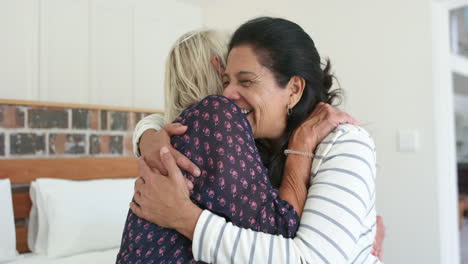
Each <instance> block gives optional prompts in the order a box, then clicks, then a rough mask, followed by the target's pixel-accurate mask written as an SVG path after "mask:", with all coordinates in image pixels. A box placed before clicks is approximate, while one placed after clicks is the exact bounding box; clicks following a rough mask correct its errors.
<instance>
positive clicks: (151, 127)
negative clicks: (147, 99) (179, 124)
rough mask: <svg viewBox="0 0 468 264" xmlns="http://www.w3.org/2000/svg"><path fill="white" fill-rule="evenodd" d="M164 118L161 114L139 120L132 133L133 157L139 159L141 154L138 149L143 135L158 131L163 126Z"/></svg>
mask: <svg viewBox="0 0 468 264" xmlns="http://www.w3.org/2000/svg"><path fill="white" fill-rule="evenodd" d="M165 123H166V122H165V120H164V116H163V115H162V114H152V115H149V116H146V117H145V118H143V119H141V120H140V121H139V122H138V123H137V125H136V127H135V130H134V131H133V153H134V154H135V156H137V157H140V156H141V152H140V148H139V143H140V139H142V137H143V135H144V134H145V133H146V132H148V133H155V132H156V131H158V130H160V129H161V128H162V127H163V126H164V124H165Z"/></svg>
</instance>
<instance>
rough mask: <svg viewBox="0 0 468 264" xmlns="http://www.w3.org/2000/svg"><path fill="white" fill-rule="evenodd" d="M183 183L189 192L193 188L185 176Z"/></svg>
mask: <svg viewBox="0 0 468 264" xmlns="http://www.w3.org/2000/svg"><path fill="white" fill-rule="evenodd" d="M185 184H186V185H187V189H188V190H189V191H190V192H191V191H192V190H193V183H192V182H191V181H190V180H189V179H187V178H185Z"/></svg>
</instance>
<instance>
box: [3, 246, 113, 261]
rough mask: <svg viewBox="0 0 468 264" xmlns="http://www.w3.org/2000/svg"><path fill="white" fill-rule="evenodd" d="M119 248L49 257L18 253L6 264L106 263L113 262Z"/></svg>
mask: <svg viewBox="0 0 468 264" xmlns="http://www.w3.org/2000/svg"><path fill="white" fill-rule="evenodd" d="M118 252H119V248H113V249H108V250H103V251H95V252H88V253H83V254H77V255H73V256H69V257H63V258H50V257H47V256H44V255H38V254H24V255H20V256H19V257H18V258H17V259H16V260H14V261H11V262H7V263H8V264H78V263H79V264H82V263H86V264H101V263H102V264H106V263H115V259H116V256H117V253H118Z"/></svg>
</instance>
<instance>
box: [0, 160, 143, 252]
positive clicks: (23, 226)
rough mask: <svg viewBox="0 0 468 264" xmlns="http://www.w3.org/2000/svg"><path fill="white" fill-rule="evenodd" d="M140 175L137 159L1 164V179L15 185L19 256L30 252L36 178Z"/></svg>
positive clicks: (74, 178) (14, 205) (97, 177)
mask: <svg viewBox="0 0 468 264" xmlns="http://www.w3.org/2000/svg"><path fill="white" fill-rule="evenodd" d="M137 175H138V170H137V162H136V158H128V157H115V158H49V159H5V160H0V179H5V178H9V179H10V181H11V183H12V194H13V210H14V215H15V224H16V248H17V250H18V252H20V253H22V252H29V249H28V245H27V233H28V225H27V223H28V218H29V211H30V209H31V200H30V198H29V184H30V183H31V182H32V181H34V180H35V179H36V178H57V179H69V180H91V179H103V178H131V177H136V176H137Z"/></svg>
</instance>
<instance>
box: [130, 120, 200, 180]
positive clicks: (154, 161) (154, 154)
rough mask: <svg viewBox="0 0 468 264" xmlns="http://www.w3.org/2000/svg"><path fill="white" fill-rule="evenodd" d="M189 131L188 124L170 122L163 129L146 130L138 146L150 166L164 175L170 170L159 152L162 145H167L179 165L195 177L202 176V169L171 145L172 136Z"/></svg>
mask: <svg viewBox="0 0 468 264" xmlns="http://www.w3.org/2000/svg"><path fill="white" fill-rule="evenodd" d="M185 131H187V126H183V125H181V124H180V123H170V124H167V125H165V126H164V127H163V129H161V130H159V131H156V130H154V129H148V130H146V131H145V132H144V133H143V135H142V136H141V139H140V143H139V144H138V147H139V149H140V154H141V156H143V157H144V158H145V160H146V162H147V163H148V166H150V167H152V168H156V169H158V171H159V172H161V174H163V175H167V173H168V171H167V169H166V168H165V167H164V166H163V164H162V161H161V156H160V154H159V152H160V150H161V148H162V147H164V146H166V147H167V148H168V149H169V151H170V153H171V154H172V155H173V156H174V158H175V160H176V163H177V165H178V166H179V167H180V168H181V169H183V170H185V171H187V172H189V173H190V174H192V175H193V176H195V177H198V176H200V169H199V168H198V167H197V166H196V165H195V164H194V163H193V162H192V161H191V160H189V159H188V158H187V157H185V156H184V155H183V154H181V153H180V152H178V151H177V150H175V149H174V148H173V147H172V145H171V136H178V135H182V134H184V133H185Z"/></svg>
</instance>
